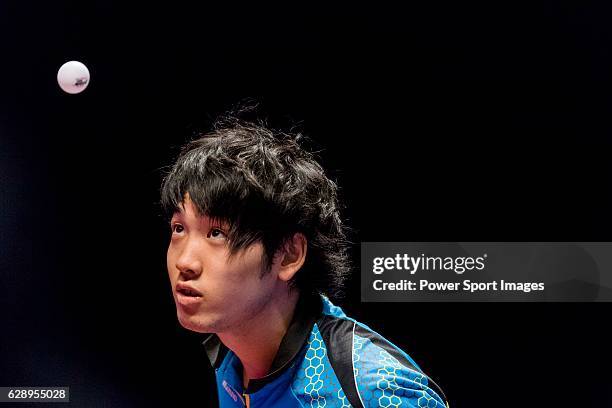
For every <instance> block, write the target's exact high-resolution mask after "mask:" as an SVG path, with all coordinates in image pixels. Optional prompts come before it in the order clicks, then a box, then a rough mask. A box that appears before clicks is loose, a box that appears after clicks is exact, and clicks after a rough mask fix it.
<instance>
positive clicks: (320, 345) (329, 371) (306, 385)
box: [204, 297, 448, 408]
mask: <svg viewBox="0 0 612 408" xmlns="http://www.w3.org/2000/svg"><path fill="white" fill-rule="evenodd" d="M204 346H205V348H206V351H207V354H208V357H209V358H210V360H211V364H212V365H213V367H214V369H215V375H216V378H217V389H218V395H219V406H220V407H221V408H235V407H237V408H242V407H266V408H292V407H315V408H323V407H326V408H335V407H338V408H344V407H364V408H373V407H394V408H399V407H411V408H412V407H414V408H446V407H448V405H447V403H446V401H444V399H443V393H442V391H441V390H440V389H439V388H437V386H436V385H435V384H434V383H433V381H431V380H430V379H429V377H427V376H426V375H425V374H423V373H422V371H421V370H420V368H419V367H418V366H417V364H416V363H415V362H414V361H413V360H412V359H411V358H410V356H408V355H407V354H406V353H404V352H403V351H402V350H400V349H399V348H398V347H396V346H395V345H393V344H392V343H391V342H389V341H388V340H386V339H384V338H383V337H382V336H380V335H379V334H378V333H376V332H374V331H373V330H371V329H370V328H369V327H367V326H365V325H364V324H361V323H359V322H357V321H355V320H354V319H351V318H349V317H347V316H346V315H345V314H344V312H343V311H342V309H340V308H339V307H337V306H334V305H333V304H332V303H331V302H330V301H329V300H328V299H327V298H325V297H321V299H318V298H317V299H315V300H314V301H312V300H311V301H305V300H303V299H300V301H299V302H298V306H297V307H296V312H295V313H294V317H293V320H292V322H291V324H290V325H289V328H288V330H287V333H286V334H285V336H284V338H283V340H282V341H281V344H280V347H279V350H278V352H277V355H276V357H275V359H274V361H273V362H272V367H271V369H270V374H268V375H266V376H265V377H263V378H258V379H253V380H250V381H249V384H248V387H247V388H246V389H244V387H243V386H242V384H243V380H242V365H241V363H240V360H239V359H238V357H237V356H236V355H235V354H234V353H233V352H232V351H231V350H229V349H227V347H225V346H224V345H223V344H222V343H221V342H220V341H219V338H218V337H217V336H216V335H214V334H213V335H210V336H209V337H208V338H207V339H206V340H204ZM434 389H435V390H437V391H435V390H434Z"/></svg>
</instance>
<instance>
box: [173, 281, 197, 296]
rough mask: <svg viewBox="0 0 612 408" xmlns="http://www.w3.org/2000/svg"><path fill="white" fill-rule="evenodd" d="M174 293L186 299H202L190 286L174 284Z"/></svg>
mask: <svg viewBox="0 0 612 408" xmlns="http://www.w3.org/2000/svg"><path fill="white" fill-rule="evenodd" d="M176 293H177V294H180V295H183V296H187V297H194V298H198V297H202V293H200V292H199V291H198V290H196V289H195V288H193V287H192V286H189V285H186V284H184V283H177V284H176Z"/></svg>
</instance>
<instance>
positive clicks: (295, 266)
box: [278, 232, 308, 282]
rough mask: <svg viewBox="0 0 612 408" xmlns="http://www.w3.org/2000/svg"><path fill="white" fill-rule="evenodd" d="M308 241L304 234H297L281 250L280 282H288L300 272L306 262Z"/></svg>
mask: <svg viewBox="0 0 612 408" xmlns="http://www.w3.org/2000/svg"><path fill="white" fill-rule="evenodd" d="M307 249H308V241H307V240H306V237H305V236H304V234H302V233H300V232H296V233H295V234H293V236H292V237H291V238H289V239H288V240H287V241H286V242H285V244H284V245H283V247H282V248H281V250H280V253H279V254H278V256H279V261H280V262H279V265H278V277H279V279H280V280H282V281H285V282H288V281H289V280H291V278H293V277H294V276H295V274H296V273H297V271H299V270H300V268H301V267H302V265H304V261H306V251H307Z"/></svg>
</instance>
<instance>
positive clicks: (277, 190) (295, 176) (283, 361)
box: [161, 120, 445, 408]
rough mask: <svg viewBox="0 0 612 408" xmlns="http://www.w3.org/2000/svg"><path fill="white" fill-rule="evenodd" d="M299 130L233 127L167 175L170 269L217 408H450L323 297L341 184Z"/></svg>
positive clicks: (186, 154)
mask: <svg viewBox="0 0 612 408" xmlns="http://www.w3.org/2000/svg"><path fill="white" fill-rule="evenodd" d="M299 140H300V136H299V135H298V136H296V137H293V136H290V135H287V134H275V133H274V132H272V131H270V130H268V129H266V128H265V127H263V126H259V125H255V124H252V123H243V122H239V121H237V120H234V121H229V122H225V124H224V125H222V126H217V127H216V128H215V130H214V131H212V132H210V133H208V134H206V135H204V136H203V137H201V138H199V139H197V140H194V141H192V142H190V143H188V144H187V145H186V146H185V147H184V148H183V150H182V152H181V154H180V155H179V158H178V160H177V162H176V163H175V164H174V166H173V167H172V169H171V170H170V172H169V173H168V174H167V175H166V177H165V179H164V183H163V186H162V190H161V204H162V207H163V208H164V210H165V212H166V214H167V216H168V218H169V219H170V228H171V239H170V244H169V247H168V256H167V261H168V264H167V266H168V273H169V276H170V282H171V286H172V290H173V296H174V299H175V302H176V308H177V317H178V320H179V322H180V324H181V325H182V326H183V327H185V328H187V329H189V330H193V331H196V332H200V333H211V334H210V335H209V336H208V337H207V338H206V340H205V341H204V346H205V349H206V352H207V353H208V357H209V358H210V360H211V364H212V365H213V367H214V369H215V372H216V378H217V386H218V396H219V404H220V406H221V407H243V406H247V407H307V406H308V407H350V406H354V407H379V406H381V407H400V406H402V407H429V408H434V407H444V406H445V405H444V404H445V402H444V400H443V395H442V393H441V391H438V392H436V391H434V390H433V389H432V388H430V386H433V385H432V381H431V380H430V379H429V378H428V377H427V376H425V375H424V374H423V373H422V372H421V371H420V369H419V368H418V366H417V365H416V363H415V362H414V361H413V360H412V359H411V358H410V357H409V356H408V355H407V354H406V353H404V352H403V351H401V350H399V349H398V348H397V347H396V346H394V345H393V344H391V343H390V342H388V341H387V340H385V339H384V338H383V337H381V336H380V335H378V334H377V333H375V332H374V331H372V330H371V329H369V328H368V327H367V326H365V325H363V324H361V323H359V322H356V321H355V320H353V319H350V318H348V317H347V316H346V315H345V314H344V313H343V312H342V310H341V309H340V308H338V307H337V306H334V305H333V304H332V303H331V302H330V301H329V299H328V298H327V297H326V296H324V295H323V294H332V293H334V292H333V291H334V290H335V288H338V287H339V285H340V284H341V283H342V281H343V280H344V278H345V277H346V275H347V273H348V270H349V269H348V268H349V266H348V265H349V261H348V257H347V244H348V243H347V241H346V235H345V227H344V225H343V223H342V221H341V219H340V215H339V204H338V199H337V187H336V185H335V184H334V183H333V182H332V181H331V180H329V179H328V178H327V177H326V176H325V173H324V171H323V169H322V168H321V166H320V165H319V164H318V163H317V162H316V161H315V159H314V158H313V156H312V155H311V154H309V153H308V152H306V151H305V150H304V149H302V148H301V147H300V145H299V143H298V142H299Z"/></svg>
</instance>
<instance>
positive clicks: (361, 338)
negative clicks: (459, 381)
mask: <svg viewBox="0 0 612 408" xmlns="http://www.w3.org/2000/svg"><path fill="white" fill-rule="evenodd" d="M330 311H333V312H334V313H325V314H324V315H323V317H322V318H321V319H320V320H319V321H318V322H317V326H316V332H317V334H316V336H315V337H316V338H317V340H319V339H320V341H321V343H322V345H323V346H324V348H325V350H326V353H325V354H326V356H327V357H328V359H329V363H330V365H331V366H332V367H333V371H334V372H335V376H336V377H337V378H338V382H339V383H340V384H341V385H342V389H343V390H344V393H345V394H346V396H347V397H348V399H349V400H352V401H355V403H352V404H351V405H353V406H359V405H361V406H364V407H401V406H404V407H405V406H408V407H421V408H424V407H427V408H442V407H445V406H446V405H445V403H444V397H443V392H442V391H441V390H440V389H439V388H438V387H437V385H435V383H434V382H433V380H431V379H430V378H429V377H428V376H427V375H425V374H424V373H423V372H422V370H421V369H420V368H419V366H418V365H417V364H416V362H415V361H414V360H413V359H412V358H411V357H410V356H409V355H408V354H407V353H405V352H404V351H403V350H401V349H400V348H399V347H397V346H395V345H394V344H393V343H391V342H390V341H388V340H387V339H385V338H384V337H382V336H381V335H380V334H378V333H376V332H375V331H374V330H372V329H370V328H369V327H368V326H366V325H364V324H362V323H360V322H357V321H355V320H354V319H350V318H348V317H347V316H346V315H345V314H344V313H343V312H342V311H341V309H339V308H337V309H336V310H330ZM315 343H317V344H316V345H318V342H315Z"/></svg>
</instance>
